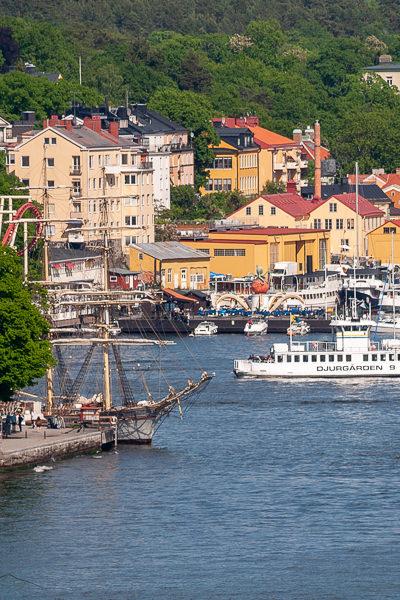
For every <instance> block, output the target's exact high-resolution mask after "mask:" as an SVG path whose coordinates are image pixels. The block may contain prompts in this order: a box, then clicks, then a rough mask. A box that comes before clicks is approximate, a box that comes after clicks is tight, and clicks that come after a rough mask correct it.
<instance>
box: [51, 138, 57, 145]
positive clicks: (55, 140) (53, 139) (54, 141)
mask: <svg viewBox="0 0 400 600" xmlns="http://www.w3.org/2000/svg"><path fill="white" fill-rule="evenodd" d="M51 143H52V145H53V146H55V145H56V144H57V138H51Z"/></svg>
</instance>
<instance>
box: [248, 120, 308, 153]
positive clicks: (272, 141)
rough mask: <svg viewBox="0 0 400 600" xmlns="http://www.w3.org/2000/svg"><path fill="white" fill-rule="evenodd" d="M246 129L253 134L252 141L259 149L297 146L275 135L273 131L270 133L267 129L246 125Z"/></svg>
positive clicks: (283, 137)
mask: <svg viewBox="0 0 400 600" xmlns="http://www.w3.org/2000/svg"><path fill="white" fill-rule="evenodd" d="M246 127H247V129H250V131H251V132H252V133H253V134H254V141H255V142H256V143H257V144H258V145H259V146H261V148H273V147H275V146H290V147H296V146H298V144H296V142H294V141H293V140H291V139H290V138H288V137H285V136H284V135H281V134H280V133H275V131H270V130H269V129H265V127H260V126H259V125H256V126H254V127H252V126H249V125H246Z"/></svg>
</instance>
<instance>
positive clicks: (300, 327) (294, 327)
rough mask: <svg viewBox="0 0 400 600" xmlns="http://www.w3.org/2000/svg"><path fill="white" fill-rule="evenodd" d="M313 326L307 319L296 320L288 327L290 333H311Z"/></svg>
mask: <svg viewBox="0 0 400 600" xmlns="http://www.w3.org/2000/svg"><path fill="white" fill-rule="evenodd" d="M310 330H311V327H310V326H309V325H308V323H306V322H305V321H302V320H301V321H294V322H293V323H291V324H290V325H289V327H288V328H287V331H286V333H287V334H288V335H306V334H307V333H310Z"/></svg>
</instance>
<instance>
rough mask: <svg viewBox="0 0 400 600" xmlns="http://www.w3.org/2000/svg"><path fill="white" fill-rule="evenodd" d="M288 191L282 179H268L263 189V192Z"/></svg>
mask: <svg viewBox="0 0 400 600" xmlns="http://www.w3.org/2000/svg"><path fill="white" fill-rule="evenodd" d="M284 192H286V188H285V184H284V183H282V182H281V181H279V182H277V181H266V182H265V185H264V187H263V189H262V192H261V193H262V194H282V193H284Z"/></svg>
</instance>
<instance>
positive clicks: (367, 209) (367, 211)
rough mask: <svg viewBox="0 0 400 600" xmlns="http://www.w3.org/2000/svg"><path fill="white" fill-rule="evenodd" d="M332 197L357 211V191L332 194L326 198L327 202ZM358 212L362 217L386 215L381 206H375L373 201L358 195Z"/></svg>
mask: <svg viewBox="0 0 400 600" xmlns="http://www.w3.org/2000/svg"><path fill="white" fill-rule="evenodd" d="M332 199H335V200H337V201H338V202H341V203H342V204H344V205H345V206H347V207H348V208H350V209H351V210H354V212H355V210H356V195H355V193H350V194H337V195H334V196H331V197H330V198H328V200H325V202H329V201H331V200H332ZM358 214H359V215H360V216H361V217H383V216H384V213H383V211H381V210H379V208H376V206H374V205H373V204H372V202H369V201H368V200H366V199H365V198H364V197H363V196H359V197H358Z"/></svg>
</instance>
